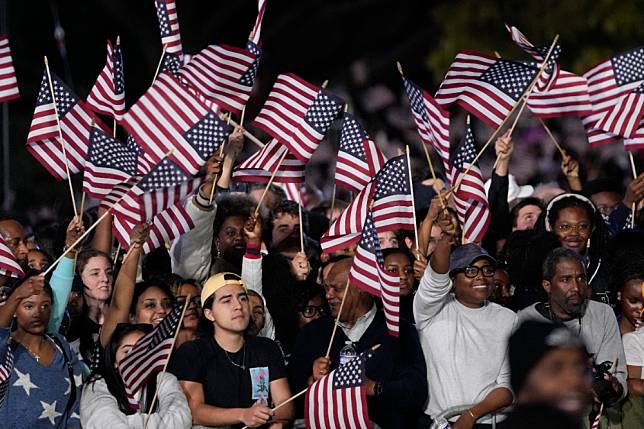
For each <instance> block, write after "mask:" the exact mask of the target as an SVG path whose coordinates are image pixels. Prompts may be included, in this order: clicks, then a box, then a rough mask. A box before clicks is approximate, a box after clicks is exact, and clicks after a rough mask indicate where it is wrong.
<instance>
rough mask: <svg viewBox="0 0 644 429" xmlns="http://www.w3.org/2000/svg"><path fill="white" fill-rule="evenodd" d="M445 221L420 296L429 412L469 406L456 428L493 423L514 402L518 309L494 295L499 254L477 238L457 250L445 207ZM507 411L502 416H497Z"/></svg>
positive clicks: (418, 313)
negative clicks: (512, 346)
mask: <svg viewBox="0 0 644 429" xmlns="http://www.w3.org/2000/svg"><path fill="white" fill-rule="evenodd" d="M438 224H439V226H440V227H441V229H442V230H443V234H442V236H441V238H440V240H439V241H438V243H437V246H436V250H435V251H434V253H433V254H432V256H431V259H430V263H429V264H428V265H427V268H426V270H425V273H424V275H423V277H422V278H421V280H420V285H419V287H418V291H417V292H416V295H415V297H414V318H415V321H416V329H418V333H419V337H420V342H421V345H422V348H423V354H424V355H425V361H426V362H427V383H428V385H429V402H428V403H427V405H426V408H425V419H426V420H432V419H436V418H437V417H438V416H439V415H441V413H443V412H445V411H447V410H449V409H450V408H452V407H462V406H468V408H467V409H465V411H462V413H461V414H460V415H457V417H454V418H453V419H452V420H453V422H452V428H455V429H464V428H467V429H469V428H472V427H489V425H490V423H492V419H491V418H490V416H489V415H490V414H491V413H494V412H498V411H499V410H500V409H502V408H503V407H506V406H508V405H510V404H511V403H512V399H513V394H512V390H511V388H510V369H509V365H508V360H507V341H508V338H509V336H510V334H511V332H512V330H513V329H514V327H515V325H516V321H517V316H516V314H515V313H514V312H512V311H511V310H508V309H507V308H504V307H501V306H500V305H498V304H495V303H492V302H489V301H488V299H489V297H490V295H491V294H492V291H493V288H494V273H495V271H496V261H495V260H494V258H492V257H491V256H490V255H489V254H488V253H487V252H486V251H485V250H483V248H481V247H480V246H479V245H477V244H474V243H469V244H465V245H462V246H459V247H456V248H455V249H454V250H453V251H452V250H451V247H452V245H451V243H452V241H453V235H454V234H455V231H456V225H455V224H454V220H453V219H452V217H451V216H449V215H448V214H447V213H445V212H443V213H441V215H440V216H439V219H438ZM503 418H504V415H503V414H497V415H496V420H497V422H498V421H500V420H502V419H503ZM477 421H478V422H479V424H476V423H477Z"/></svg>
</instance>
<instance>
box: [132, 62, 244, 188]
mask: <svg viewBox="0 0 644 429" xmlns="http://www.w3.org/2000/svg"><path fill="white" fill-rule="evenodd" d="M211 107H212V106H209V105H208V104H206V103H204V102H203V101H202V100H201V99H200V98H199V97H198V96H196V95H195V94H194V93H193V92H191V91H189V90H187V89H186V88H185V87H184V86H183V85H181V83H180V82H179V81H178V80H177V79H176V78H174V77H172V76H170V75H168V74H165V73H162V74H161V75H160V76H159V77H157V79H156V80H155V81H154V83H153V84H152V86H151V87H150V88H149V89H148V90H147V92H146V93H145V94H143V96H142V97H141V98H140V99H139V100H138V101H137V102H136V103H135V104H134V106H132V108H131V109H130V110H129V111H128V112H127V113H126V114H125V116H124V117H123V125H124V126H125V128H126V129H127V130H128V132H129V133H130V134H132V135H133V136H134V138H135V139H136V141H137V142H138V143H139V144H140V145H142V147H143V148H144V149H145V152H146V153H147V154H148V155H150V157H151V159H152V160H153V161H154V162H158V161H160V160H161V159H162V158H163V157H164V156H165V154H166V153H167V152H168V151H170V150H171V149H174V151H173V152H172V154H171V155H170V159H172V160H173V161H175V162H176V163H177V164H178V165H179V166H180V167H181V168H183V169H184V170H185V171H186V172H187V173H188V174H190V175H195V174H197V173H198V172H199V169H200V168H201V166H202V165H204V164H205V163H206V161H207V160H208V158H209V157H210V156H211V155H212V154H213V153H215V152H216V151H217V150H218V149H219V146H220V145H221V144H222V143H223V142H224V140H225V139H226V137H228V134H229V133H230V132H231V131H232V127H231V126H229V125H226V124H225V123H224V122H222V121H221V120H220V119H219V117H218V116H217V114H216V112H215V111H214V110H213V109H212V108H211Z"/></svg>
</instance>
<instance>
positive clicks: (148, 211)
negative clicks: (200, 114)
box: [117, 158, 203, 223]
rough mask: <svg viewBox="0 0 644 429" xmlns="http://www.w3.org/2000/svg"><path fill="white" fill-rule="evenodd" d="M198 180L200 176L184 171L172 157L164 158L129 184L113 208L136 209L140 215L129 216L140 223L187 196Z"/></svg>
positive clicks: (127, 210) (129, 211)
mask: <svg viewBox="0 0 644 429" xmlns="http://www.w3.org/2000/svg"><path fill="white" fill-rule="evenodd" d="M202 181H203V178H201V177H200V178H193V177H192V176H189V175H187V174H185V173H184V172H183V170H181V168H179V167H178V166H177V165H176V164H175V163H174V162H173V161H172V160H170V159H167V158H164V159H163V160H162V161H161V162H159V163H157V164H156V165H155V166H154V167H153V168H152V170H150V172H149V173H147V174H146V175H145V176H143V177H142V178H141V179H140V180H139V181H138V182H136V183H135V184H134V185H133V186H132V188H131V189H130V190H129V191H128V192H127V194H126V195H125V196H124V197H123V198H122V199H121V201H119V203H118V205H117V209H118V210H119V211H123V212H127V213H136V212H138V213H139V214H140V216H141V217H140V218H139V217H133V221H134V222H137V221H138V223H140V222H142V221H143V220H145V219H152V217H153V216H154V215H156V214H157V213H159V212H161V211H163V210H165V209H166V208H168V207H170V206H172V205H173V204H174V203H176V202H177V201H180V200H182V199H183V198H185V197H187V196H188V195H190V194H191V193H192V192H193V191H194V190H195V189H197V188H198V187H199V185H200V184H201V183H202Z"/></svg>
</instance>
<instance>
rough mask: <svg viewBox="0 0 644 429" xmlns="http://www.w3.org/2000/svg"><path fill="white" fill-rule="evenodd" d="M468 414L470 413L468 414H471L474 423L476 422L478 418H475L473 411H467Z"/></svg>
mask: <svg viewBox="0 0 644 429" xmlns="http://www.w3.org/2000/svg"><path fill="white" fill-rule="evenodd" d="M467 412H468V413H470V416H472V418H473V419H474V421H476V416H475V415H474V413H473V412H472V409H469V410H467Z"/></svg>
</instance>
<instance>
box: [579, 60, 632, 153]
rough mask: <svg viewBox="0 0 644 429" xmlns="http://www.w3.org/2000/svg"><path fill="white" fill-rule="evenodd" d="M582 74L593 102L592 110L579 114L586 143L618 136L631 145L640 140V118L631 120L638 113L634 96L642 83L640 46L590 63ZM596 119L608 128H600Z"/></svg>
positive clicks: (595, 142)
mask: <svg viewBox="0 0 644 429" xmlns="http://www.w3.org/2000/svg"><path fill="white" fill-rule="evenodd" d="M584 77H585V78H586V79H587V80H588V89H589V92H590V99H591V101H592V103H593V113H592V114H591V115H588V116H587V117H585V118H583V123H584V126H585V127H586V133H587V135H588V142H589V143H590V145H591V146H593V147H596V146H599V145H603V144H607V143H611V142H614V141H617V140H621V138H622V137H621V136H625V137H628V138H629V140H630V142H631V143H633V144H635V145H639V144H642V143H644V130H643V129H642V127H641V126H640V122H641V121H639V120H635V118H636V117H641V109H640V108H638V104H639V103H638V102H637V100H638V99H639V98H640V97H639V94H638V91H639V88H640V86H641V85H642V83H644V47H639V48H636V49H633V50H631V51H627V52H623V53H620V54H617V55H615V56H613V57H611V58H609V59H607V60H605V61H603V62H601V63H599V64H597V65H596V66H594V67H592V68H591V69H590V70H588V71H587V72H586V73H584ZM633 92H635V94H632V93H633ZM633 101H636V102H635V103H633ZM622 109H623V110H622ZM612 118H614V119H612ZM600 123H601V124H602V126H603V127H606V128H610V130H605V129H601V128H600V127H599V126H598V125H599V124H600ZM614 131H619V132H622V131H623V132H624V134H621V135H620V134H618V133H616V132H614ZM626 143H627V142H625V144H626Z"/></svg>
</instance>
